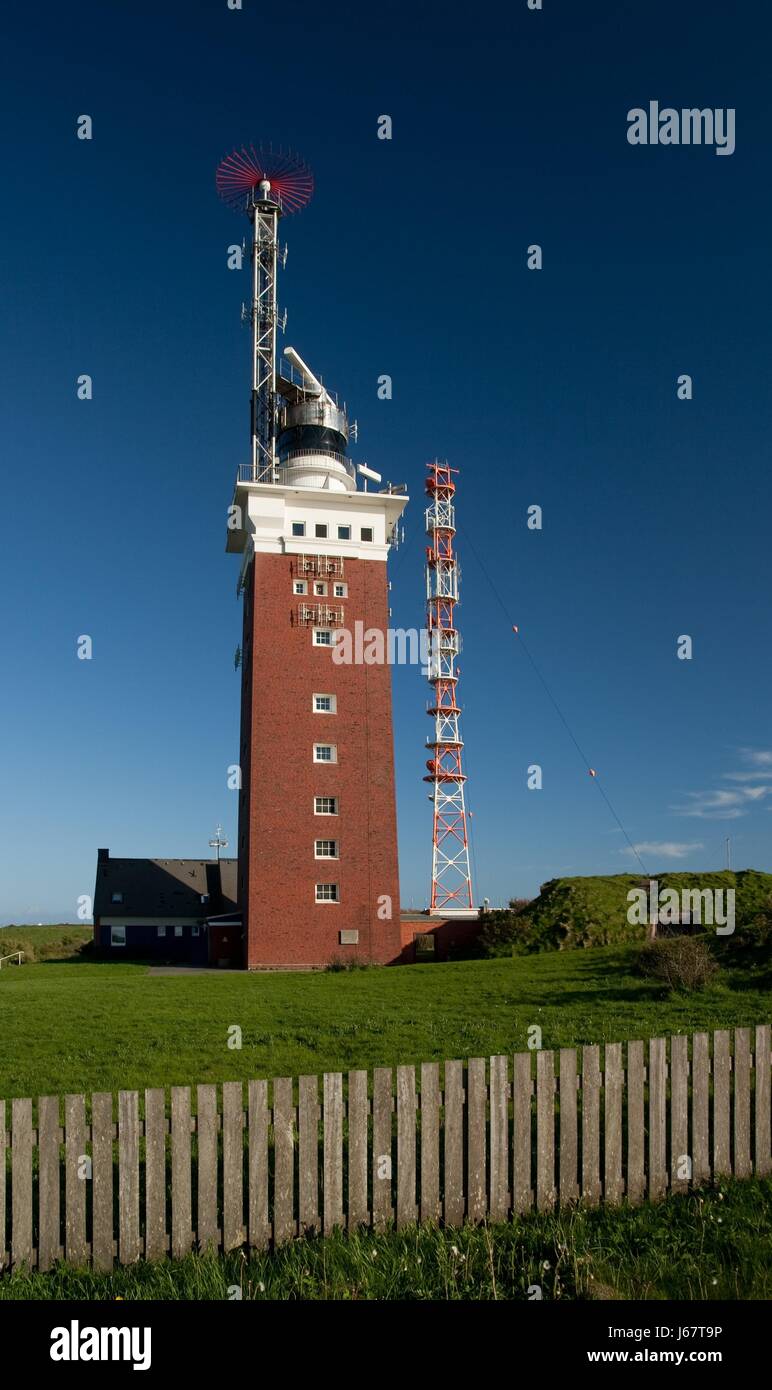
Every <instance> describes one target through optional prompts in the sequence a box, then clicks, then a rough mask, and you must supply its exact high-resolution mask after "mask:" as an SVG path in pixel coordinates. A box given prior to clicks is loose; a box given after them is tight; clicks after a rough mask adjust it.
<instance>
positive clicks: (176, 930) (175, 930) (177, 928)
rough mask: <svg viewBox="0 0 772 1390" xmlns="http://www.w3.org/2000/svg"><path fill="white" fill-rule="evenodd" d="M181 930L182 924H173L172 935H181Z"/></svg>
mask: <svg viewBox="0 0 772 1390" xmlns="http://www.w3.org/2000/svg"><path fill="white" fill-rule="evenodd" d="M183 930H184V929H183V927H182V926H175V928H174V935H175V936H176V937H180V936H182V934H183Z"/></svg>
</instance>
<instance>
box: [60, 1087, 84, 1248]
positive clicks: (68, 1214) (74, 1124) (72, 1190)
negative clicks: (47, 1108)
mask: <svg viewBox="0 0 772 1390" xmlns="http://www.w3.org/2000/svg"><path fill="white" fill-rule="evenodd" d="M87 1190H88V1155H87V1154H86V1098H85V1096H65V1098H64V1253H65V1258H66V1259H67V1262H68V1264H72V1265H82V1264H85V1261H86V1254H87V1250H86V1192H87Z"/></svg>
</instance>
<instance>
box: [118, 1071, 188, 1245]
mask: <svg viewBox="0 0 772 1390" xmlns="http://www.w3.org/2000/svg"><path fill="white" fill-rule="evenodd" d="M188 1143H190V1135H188ZM188 1224H190V1223H188ZM118 1252H119V1258H120V1261H121V1264H122V1265H128V1264H133V1262H134V1261H135V1260H138V1259H139V1256H140V1243H139V1096H138V1095H137V1092H136V1091H119V1092H118Z"/></svg>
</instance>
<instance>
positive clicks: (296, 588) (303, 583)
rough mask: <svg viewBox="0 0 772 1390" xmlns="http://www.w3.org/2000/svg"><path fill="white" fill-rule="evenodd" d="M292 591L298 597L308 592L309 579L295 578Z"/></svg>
mask: <svg viewBox="0 0 772 1390" xmlns="http://www.w3.org/2000/svg"><path fill="white" fill-rule="evenodd" d="M292 592H293V594H296V595H297V596H298V597H301V596H302V595H304V594H307V593H308V581H307V580H306V579H295V580H293V583H292Z"/></svg>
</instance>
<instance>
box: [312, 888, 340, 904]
mask: <svg viewBox="0 0 772 1390" xmlns="http://www.w3.org/2000/svg"><path fill="white" fill-rule="evenodd" d="M321 888H334V889H335V897H334V898H327V897H323V896H320V893H319V890H320V889H321ZM314 901H315V902H317V903H339V902H340V885H339V884H338V883H317V884H315V886H314Z"/></svg>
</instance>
